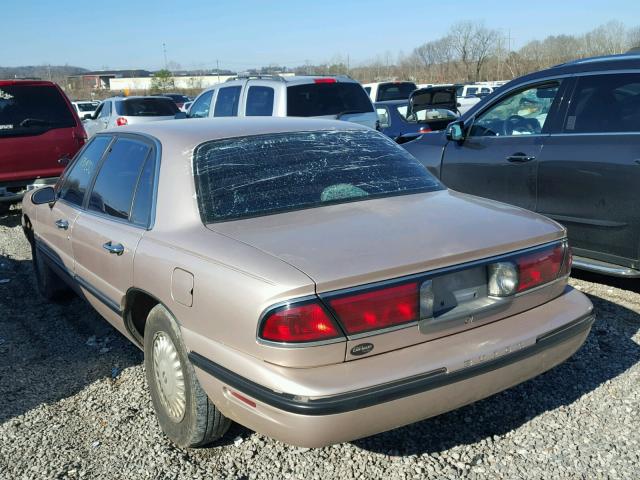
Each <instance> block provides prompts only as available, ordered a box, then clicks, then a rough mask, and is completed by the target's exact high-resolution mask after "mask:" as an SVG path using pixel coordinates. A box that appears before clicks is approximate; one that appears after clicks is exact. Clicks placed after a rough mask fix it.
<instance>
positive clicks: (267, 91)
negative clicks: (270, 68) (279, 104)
mask: <svg viewBox="0 0 640 480" xmlns="http://www.w3.org/2000/svg"><path fill="white" fill-rule="evenodd" d="M272 114H273V88H271V87H261V86H255V87H250V88H249V92H248V93H247V111H246V113H245V115H246V116H247V117H268V116H270V115H272Z"/></svg>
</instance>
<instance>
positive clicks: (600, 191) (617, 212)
mask: <svg viewBox="0 0 640 480" xmlns="http://www.w3.org/2000/svg"><path fill="white" fill-rule="evenodd" d="M403 147H405V148H406V149H407V150H408V151H409V152H410V153H412V154H413V155H414V156H415V157H416V158H418V159H419V160H420V161H421V162H422V163H423V164H424V165H425V166H427V168H429V169H430V170H431V171H432V172H433V173H435V174H436V175H437V176H438V177H439V178H441V180H442V181H443V182H444V183H445V184H446V185H447V186H448V187H450V188H452V189H455V190H460V191H462V192H467V193H471V194H475V195H479V196H483V197H488V198H492V199H496V200H500V201H503V202H506V203H510V204H513V205H518V206H521V207H524V208H526V209H529V210H533V211H536V212H539V213H542V214H544V215H546V216H548V217H550V218H552V219H555V220H557V221H558V222H560V223H562V224H563V225H565V226H566V227H567V229H568V232H569V241H570V244H571V245H572V247H573V250H574V254H575V260H574V266H576V267H578V268H582V269H586V270H591V271H596V272H600V273H605V274H609V275H618V276H629V277H640V202H639V200H640V55H637V54H633V55H632V54H627V55H615V56H609V57H598V58H589V59H583V60H577V61H574V62H570V63H566V64H563V65H558V66H556V67H552V68H550V69H548V70H544V71H540V72H536V73H532V74H530V75H526V76H524V77H521V78H518V79H516V80H513V81H511V82H510V83H508V84H506V85H504V86H503V87H501V88H500V89H499V90H497V91H496V92H494V93H493V94H492V95H490V96H489V97H487V98H485V99H484V100H483V101H482V102H480V103H479V104H478V105H476V106H474V107H473V108H472V109H471V110H469V111H468V112H467V113H466V114H465V115H464V116H463V117H462V118H461V119H460V120H459V121H457V122H454V123H452V124H450V125H449V127H448V128H447V130H446V131H445V132H440V133H432V134H426V135H423V136H422V137H420V138H419V139H417V140H415V141H413V142H409V143H406V144H404V145H403ZM496 228H500V226H499V225H497V226H496Z"/></svg>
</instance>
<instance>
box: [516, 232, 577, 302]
mask: <svg viewBox="0 0 640 480" xmlns="http://www.w3.org/2000/svg"><path fill="white" fill-rule="evenodd" d="M564 256H565V245H564V244H560V245H555V246H553V247H550V248H546V249H544V250H540V251H538V252H535V253H530V254H527V255H523V256H521V257H518V258H516V263H517V265H518V270H519V274H520V283H519V284H518V292H522V291H523V290H528V289H530V288H533V287H536V286H538V285H542V284H544V283H548V282H551V281H553V280H555V279H556V278H558V276H559V275H560V268H562V266H563V260H564Z"/></svg>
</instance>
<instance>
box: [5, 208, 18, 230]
mask: <svg viewBox="0 0 640 480" xmlns="http://www.w3.org/2000/svg"><path fill="white" fill-rule="evenodd" d="M21 213H22V210H20V209H14V210H10V211H9V212H5V213H0V225H2V226H3V227H7V228H13V227H17V226H18V225H20V214H21Z"/></svg>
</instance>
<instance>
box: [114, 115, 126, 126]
mask: <svg viewBox="0 0 640 480" xmlns="http://www.w3.org/2000/svg"><path fill="white" fill-rule="evenodd" d="M127 123H129V122H128V121H127V119H126V118H125V117H118V118H116V125H117V126H119V127H122V126H124V125H126V124H127Z"/></svg>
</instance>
